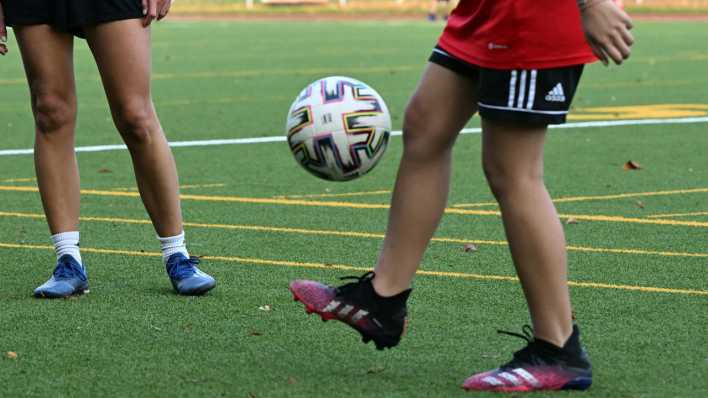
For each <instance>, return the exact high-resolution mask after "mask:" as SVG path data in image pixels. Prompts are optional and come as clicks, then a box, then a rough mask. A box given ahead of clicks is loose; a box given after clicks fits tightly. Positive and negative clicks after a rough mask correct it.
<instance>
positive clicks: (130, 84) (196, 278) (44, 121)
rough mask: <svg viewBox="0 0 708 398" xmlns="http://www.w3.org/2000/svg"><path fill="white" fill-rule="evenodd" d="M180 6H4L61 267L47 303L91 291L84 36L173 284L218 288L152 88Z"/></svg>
mask: <svg viewBox="0 0 708 398" xmlns="http://www.w3.org/2000/svg"><path fill="white" fill-rule="evenodd" d="M171 4H172V1H171V0H100V1H98V0H0V54H2V55H5V54H6V53H7V52H8V48H7V45H6V42H7V28H6V27H7V26H11V27H12V28H13V31H14V35H15V38H16V39H17V44H18V46H19V49H20V53H21V55H22V61H23V63H24V66H25V73H26V75H27V82H28V85H29V91H30V98H31V104H32V112H33V114H34V121H35V146H34V160H35V169H36V172H37V185H38V186H39V192H40V195H41V197H42V204H43V205H44V213H45V215H46V217H47V223H48V224H49V230H50V232H51V239H52V242H53V243H54V247H55V251H56V255H57V263H56V266H55V267H54V272H53V273H52V276H51V277H50V279H49V280H48V281H47V282H45V283H44V284H42V285H41V286H39V287H38V288H36V289H35V291H34V295H35V297H38V298H57V297H67V296H71V295H76V294H82V293H84V292H86V291H88V286H89V285H88V278H87V275H86V267H85V266H84V263H83V260H82V258H81V254H80V250H79V207H80V189H79V169H78V164H77V160H76V154H75V151H74V137H75V130H76V117H77V99H76V87H75V80H74V62H73V52H74V37H75V36H77V37H81V38H85V39H86V42H87V43H88V46H89V48H90V49H91V53H92V54H93V58H94V59H95V61H96V65H97V66H98V71H99V73H100V75H101V80H102V82H103V88H104V90H105V92H106V97H107V99H108V104H109V105H110V108H111V113H112V116H113V122H114V124H115V126H116V128H117V129H118V131H119V133H120V135H121V137H122V138H123V141H124V142H125V144H126V145H127V147H128V150H129V151H130V155H131V158H132V160H133V169H134V171H135V178H136V180H137V185H138V188H139V191H140V197H141V198H142V200H143V204H144V205H145V208H146V210H147V212H148V214H149V216H150V218H151V220H152V223H153V226H154V228H155V231H156V232H157V234H158V241H159V244H160V247H161V249H162V257H163V263H164V265H165V268H166V270H167V274H168V276H169V278H170V281H171V283H172V286H173V287H174V288H175V290H176V291H177V292H178V293H180V294H185V295H196V294H203V293H206V292H207V291H209V290H211V289H213V288H214V287H215V285H216V282H215V280H214V278H212V277H211V276H209V275H207V274H205V273H203V272H201V271H200V270H199V269H198V268H197V267H196V265H197V264H198V262H199V260H198V259H197V258H196V257H190V256H189V253H188V252H187V248H186V245H185V239H184V232H183V228H182V213H181V211H182V210H181V204H180V198H179V182H178V177H177V168H176V166H175V161H174V158H173V156H172V152H171V151H170V147H169V145H168V143H167V139H166V138H165V134H164V132H163V131H162V126H161V125H160V120H159V119H158V117H157V113H156V112H155V106H154V104H153V102H152V96H151V89H150V76H151V73H152V72H151V50H150V42H151V38H150V37H151V30H150V25H151V24H152V22H153V21H155V20H160V19H162V18H164V17H165V16H166V15H167V13H168V12H169V9H170V6H171Z"/></svg>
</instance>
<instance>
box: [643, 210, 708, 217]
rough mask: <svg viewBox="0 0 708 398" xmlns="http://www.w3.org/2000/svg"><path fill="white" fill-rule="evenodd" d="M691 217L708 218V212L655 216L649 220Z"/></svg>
mask: <svg viewBox="0 0 708 398" xmlns="http://www.w3.org/2000/svg"><path fill="white" fill-rule="evenodd" d="M691 216H708V211H696V212H693V213H673V214H653V215H651V216H647V218H671V217H691Z"/></svg>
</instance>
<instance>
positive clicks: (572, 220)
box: [565, 217, 578, 224]
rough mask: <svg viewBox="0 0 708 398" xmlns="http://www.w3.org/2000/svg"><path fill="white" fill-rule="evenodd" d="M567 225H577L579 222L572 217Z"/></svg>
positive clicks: (566, 221)
mask: <svg viewBox="0 0 708 398" xmlns="http://www.w3.org/2000/svg"><path fill="white" fill-rule="evenodd" d="M565 223H566V224H577V223H578V220H576V219H574V218H573V217H570V218H569V219H567V220H565Z"/></svg>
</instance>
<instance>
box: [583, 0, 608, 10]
mask: <svg viewBox="0 0 708 398" xmlns="http://www.w3.org/2000/svg"><path fill="white" fill-rule="evenodd" d="M576 1H577V2H578V8H579V9H580V12H585V11H586V10H587V9H588V8H590V7H593V6H596V5H598V4H600V3H605V2H607V1H612V0H576Z"/></svg>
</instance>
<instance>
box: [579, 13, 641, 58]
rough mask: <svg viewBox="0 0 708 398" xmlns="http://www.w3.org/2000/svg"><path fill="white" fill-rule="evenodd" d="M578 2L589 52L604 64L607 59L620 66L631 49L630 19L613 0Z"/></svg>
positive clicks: (632, 40)
mask: <svg viewBox="0 0 708 398" xmlns="http://www.w3.org/2000/svg"><path fill="white" fill-rule="evenodd" d="M579 3H580V4H581V6H580V12H581V15H582V18H583V30H584V31H585V38H586V39H587V41H588V43H589V44H590V47H591V48H592V51H593V53H595V56H597V57H598V58H599V59H600V60H601V61H602V63H603V64H605V66H607V65H608V64H609V61H610V59H611V60H612V61H614V62H615V63H616V64H617V65H620V64H621V63H622V61H624V60H625V59H627V58H629V55H630V54H631V52H632V51H631V49H630V47H631V46H632V44H634V37H633V36H632V33H630V29H632V19H631V18H630V17H629V15H627V13H625V12H624V11H622V10H621V9H620V8H619V7H618V6H617V5H616V4H615V2H614V1H613V0H587V1H581V2H579Z"/></svg>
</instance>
